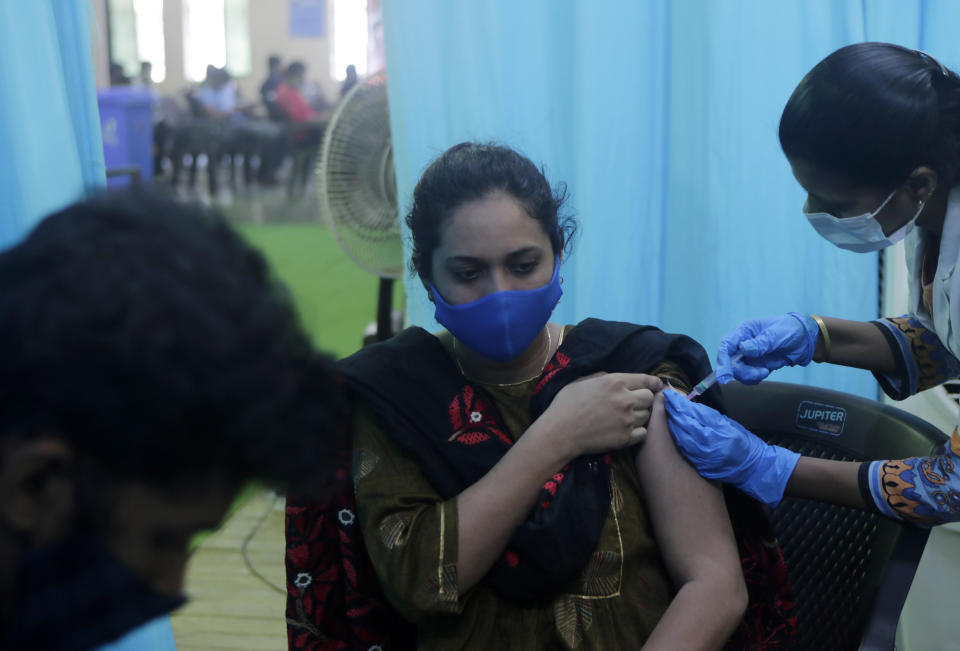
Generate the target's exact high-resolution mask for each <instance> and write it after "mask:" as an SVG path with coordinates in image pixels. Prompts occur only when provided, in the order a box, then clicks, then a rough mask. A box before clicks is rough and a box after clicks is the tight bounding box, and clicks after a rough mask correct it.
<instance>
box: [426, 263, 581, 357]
mask: <svg viewBox="0 0 960 651" xmlns="http://www.w3.org/2000/svg"><path fill="white" fill-rule="evenodd" d="M430 291H431V292H432V293H433V300H434V303H436V307H437V309H436V312H435V313H434V318H435V319H436V320H437V321H438V322H440V323H441V324H442V325H443V327H445V328H446V329H447V330H449V331H450V334H452V335H453V336H454V337H456V338H457V339H459V340H460V341H461V342H463V344H464V345H465V346H466V347H467V348H469V349H470V350H472V351H474V352H475V353H477V354H479V355H483V356H484V357H489V358H490V359H495V360H497V361H501V362H505V361H507V360H511V359H516V358H517V357H519V356H520V354H521V353H522V352H523V351H525V350H526V349H527V348H528V347H529V346H530V344H532V343H533V340H534V339H536V338H537V335H538V334H540V331H541V330H543V326H545V325H546V324H547V321H548V320H549V319H550V315H551V314H552V313H553V308H555V307H556V306H557V302H558V301H559V300H560V296H562V295H563V290H562V289H561V288H560V260H559V258H556V259H554V261H553V278H551V279H550V282H548V283H547V284H546V285H544V286H543V287H538V288H537V289H522V290H511V291H502V292H494V293H493V294H487V295H486V296H484V297H483V298H480V299H477V300H475V301H472V302H470V303H463V304H461V305H450V304H449V303H447V302H446V301H444V300H443V297H442V296H440V292H438V291H437V288H436V287H434V286H433V283H430Z"/></svg>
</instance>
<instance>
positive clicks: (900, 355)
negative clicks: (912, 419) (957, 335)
mask: <svg viewBox="0 0 960 651" xmlns="http://www.w3.org/2000/svg"><path fill="white" fill-rule="evenodd" d="M872 323H873V324H874V325H876V326H877V327H878V328H880V331H881V332H883V334H884V336H885V337H886V339H887V343H888V344H889V345H890V351H891V352H892V353H893V357H894V359H895V360H896V363H897V370H896V371H895V372H894V374H892V375H885V374H881V373H874V377H876V378H877V382H879V383H880V386H881V387H882V388H883V391H884V393H886V394H887V395H888V396H890V397H891V398H893V399H894V400H903V399H904V398H906V397H908V396H912V395H913V394H915V393H919V392H920V391H923V390H924V389H929V388H930V387H934V386H937V385H938V384H943V383H944V382H946V381H947V380H950V379H952V378H955V377H957V376H958V375H960V361H958V360H957V358H956V357H954V356H953V355H952V354H951V353H950V351H949V350H948V349H947V347H946V346H944V345H943V344H942V343H940V339H939V338H938V337H937V335H936V333H935V332H934V331H933V330H929V329H928V328H926V327H924V325H923V324H922V323H920V321H919V320H918V319H917V318H915V317H912V316H910V315H904V316H898V317H889V318H886V319H880V320H877V321H873V322H872Z"/></svg>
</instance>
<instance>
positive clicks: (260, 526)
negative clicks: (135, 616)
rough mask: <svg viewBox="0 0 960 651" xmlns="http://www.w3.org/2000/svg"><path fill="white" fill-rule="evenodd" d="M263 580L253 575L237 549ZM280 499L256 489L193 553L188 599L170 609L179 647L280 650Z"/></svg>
mask: <svg viewBox="0 0 960 651" xmlns="http://www.w3.org/2000/svg"><path fill="white" fill-rule="evenodd" d="M254 531H255V533H254V535H253V536H252V537H251V538H250V541H249V543H248V544H247V558H248V559H249V561H250V564H251V565H252V566H253V568H254V569H255V570H256V571H257V572H259V573H260V574H262V575H263V577H264V579H266V580H267V581H269V582H270V583H272V584H274V586H270V585H267V584H266V583H265V582H264V580H262V579H260V578H258V577H257V576H256V575H254V574H253V573H252V572H251V571H250V568H249V567H248V566H247V564H246V562H245V561H244V558H243V554H242V553H241V549H242V547H243V543H244V540H245V539H246V538H247V537H248V536H250V535H251V533H253V532H254ZM283 553H284V543H283V499H282V498H277V497H276V496H275V495H274V494H273V493H268V492H264V493H260V494H258V495H256V496H255V497H253V498H252V499H250V500H249V501H248V502H247V503H246V504H245V505H244V506H243V507H242V508H240V509H239V510H238V511H237V512H236V513H235V514H234V515H233V517H231V518H230V520H229V521H228V522H226V523H225V524H224V526H223V527H222V528H221V529H220V530H219V531H217V532H216V533H214V534H212V535H211V536H210V537H208V538H207V539H206V540H205V541H204V542H203V544H202V545H201V546H200V547H199V549H197V551H196V552H195V553H194V556H193V559H192V561H191V563H190V567H189V569H188V571H187V594H188V595H189V596H190V602H189V603H188V604H187V605H186V606H184V607H183V608H181V609H180V610H179V611H177V612H176V613H174V615H173V617H172V623H173V634H174V638H175V639H176V642H177V649H178V650H179V651H207V650H211V651H212V650H220V649H237V650H248V649H249V650H254V649H256V650H257V651H274V650H276V651H282V650H283V649H286V648H287V635H286V624H285V623H284V607H285V596H284V594H283V593H282V592H281V589H282V587H283V585H284V581H285V578H284V569H283Z"/></svg>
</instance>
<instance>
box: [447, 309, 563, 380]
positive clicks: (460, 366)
mask: <svg viewBox="0 0 960 651" xmlns="http://www.w3.org/2000/svg"><path fill="white" fill-rule="evenodd" d="M457 341H458V340H457V338H456V337H454V338H453V360H454V361H455V362H456V363H457V368H458V369H460V375H462V376H463V377H470V376H469V375H467V372H466V371H464V370H463V364H461V363H460V354H459V353H458V352H457ZM552 345H553V336H552V335H551V334H550V324H547V356H546V357H545V358H544V360H543V363H542V364H541V365H540V368H539V369H538V370H537V372H536V373H534V374H533V375H531V376H530V377H528V378H527V379H526V380H518V381H516V382H480V383H481V384H489V385H492V386H495V387H512V386H516V385H518V384H526V383H527V382H529V381H531V380H535V379H537V378H538V377H540V375H541V374H542V373H543V369H544V368H546V366H547V362H549V361H550V358H551V357H553V354H552V351H551V348H552ZM473 379H476V378H473ZM477 381H478V382H479V380H477Z"/></svg>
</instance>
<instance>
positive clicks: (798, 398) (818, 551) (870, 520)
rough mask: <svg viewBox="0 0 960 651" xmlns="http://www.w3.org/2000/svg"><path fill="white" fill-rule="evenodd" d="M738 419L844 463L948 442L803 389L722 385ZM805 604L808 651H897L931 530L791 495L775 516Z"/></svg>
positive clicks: (907, 417) (924, 450)
mask: <svg viewBox="0 0 960 651" xmlns="http://www.w3.org/2000/svg"><path fill="white" fill-rule="evenodd" d="M722 391H723V396H724V399H725V401H726V403H727V408H728V411H729V415H730V417H731V418H734V419H735V420H737V421H739V422H740V423H742V424H743V425H744V427H746V428H747V429H749V430H750V431H752V432H754V433H755V434H757V435H758V436H760V437H761V438H763V439H765V440H767V441H769V442H770V443H776V444H777V445H782V446H783V447H787V448H790V449H792V450H795V451H797V452H800V453H802V454H804V455H808V456H814V457H821V458H826V459H838V460H843V461H864V460H868V459H890V458H893V459H901V458H905V457H911V456H918V455H926V454H929V453H931V452H932V451H933V450H934V449H935V448H938V447H940V446H941V445H942V444H943V443H944V442H945V441H946V440H947V437H946V435H945V434H944V433H943V432H941V431H940V430H939V429H937V428H936V427H934V426H933V425H931V424H930V423H927V422H926V421H923V420H921V419H919V418H917V417H916V416H913V415H911V414H908V413H907V412H905V411H902V410H900V409H896V408H894V407H890V406H889V405H885V404H882V403H879V402H876V401H873V400H867V399H864V398H860V397H858V396H853V395H849V394H845V393H841V392H839V391H830V390H826V389H818V388H814V387H808V386H802V385H797V384H784V383H779V382H763V383H761V384H758V385H756V386H749V387H748V386H744V385H741V384H736V383H731V384H728V385H726V386H724V387H723V389H722ZM773 521H774V528H775V530H776V533H777V536H778V538H779V539H780V542H781V545H782V546H783V551H784V555H785V556H786V559H787V565H788V567H789V570H790V579H791V581H792V582H793V587H794V594H795V596H796V598H797V602H798V608H797V611H798V612H797V618H798V638H797V648H800V649H817V650H820V649H830V650H834V649H836V650H838V651H842V650H846V649H858V648H859V649H893V648H894V638H895V634H896V628H897V622H898V620H899V617H900V611H901V609H902V608H903V603H904V600H905V599H906V597H907V592H908V591H909V590H910V584H911V583H912V581H913V576H914V574H915V572H916V568H917V564H918V563H919V562H920V556H921V554H922V553H923V547H924V545H925V544H926V540H927V535H928V531H927V530H925V529H919V528H916V527H912V526H904V525H900V524H898V523H896V522H893V521H890V520H887V519H885V518H881V517H880V516H878V515H875V514H873V513H867V512H864V511H859V510H856V509H851V508H847V507H843V506H834V505H831V504H824V503H820V502H813V501H810V500H803V499H797V498H790V497H788V498H786V499H784V500H783V502H782V503H781V504H780V505H779V506H778V507H777V508H776V509H775V510H774V511H773Z"/></svg>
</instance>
